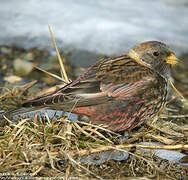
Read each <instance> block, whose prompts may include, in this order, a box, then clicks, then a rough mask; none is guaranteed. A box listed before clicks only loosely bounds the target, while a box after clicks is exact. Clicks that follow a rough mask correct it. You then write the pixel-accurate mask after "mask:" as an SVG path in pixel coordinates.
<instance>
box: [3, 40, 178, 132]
mask: <svg viewBox="0 0 188 180" xmlns="http://www.w3.org/2000/svg"><path fill="white" fill-rule="evenodd" d="M176 63H177V58H176V56H175V55H174V53H173V52H172V51H171V50H170V49H169V48H168V47H167V46H166V45H165V44H164V43H161V42H157V41H149V42H144V43H141V44H140V45H137V46H135V47H133V48H132V49H130V50H129V51H128V52H127V54H125V55H123V56H119V57H115V58H108V59H102V60H100V61H99V62H97V63H96V64H94V65H93V66H91V67H90V68H89V69H88V70H87V71H86V72H84V73H83V74H82V75H81V76H80V77H78V78H77V79H76V80H75V81H73V82H71V83H70V84H68V85H66V86H65V87H63V88H61V89H59V90H57V91H56V92H53V93H51V94H48V95H45V96H42V97H39V98H36V99H34V100H31V101H27V102H25V103H23V104H21V105H20V107H18V108H16V109H13V110H10V111H7V112H5V113H4V114H3V115H4V116H7V117H12V116H14V115H17V114H22V113H24V112H28V111H32V110H36V109H41V108H46V109H55V110H63V111H67V112H73V113H76V114H84V115H87V116H89V117H90V120H91V123H93V124H96V125H104V126H105V127H106V128H107V129H109V130H112V131H123V130H126V129H133V128H135V127H137V126H139V125H141V124H142V123H143V122H145V121H147V120H148V119H150V118H154V117H155V116H156V115H157V114H158V112H159V111H160V110H161V109H162V108H163V106H164V105H165V103H166V98H167V93H168V84H169V78H170V69H171V66H172V65H174V64H176ZM1 116H2V115H1ZM2 117H3V116H2Z"/></svg>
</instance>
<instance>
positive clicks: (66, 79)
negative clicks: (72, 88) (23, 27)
mask: <svg viewBox="0 0 188 180" xmlns="http://www.w3.org/2000/svg"><path fill="white" fill-rule="evenodd" d="M48 29H49V31H50V35H51V38H52V41H53V44H54V47H55V50H56V53H57V57H58V60H59V64H60V66H61V70H62V72H63V76H64V79H65V82H67V84H68V83H70V81H69V79H68V76H67V73H66V71H65V67H64V65H63V62H62V59H61V56H60V54H59V51H58V49H57V46H56V42H55V39H54V36H53V34H52V30H51V28H50V25H48Z"/></svg>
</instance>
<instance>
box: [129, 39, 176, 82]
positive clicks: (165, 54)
mask: <svg viewBox="0 0 188 180" xmlns="http://www.w3.org/2000/svg"><path fill="white" fill-rule="evenodd" d="M128 55H129V56H130V57H131V58H133V59H135V60H136V61H137V62H138V63H139V64H141V65H143V66H146V67H149V68H151V69H153V70H154V71H156V72H158V73H160V74H161V75H162V76H164V77H167V78H168V76H169V74H170V67H171V66H173V65H175V64H177V63H178V58H177V57H176V56H175V54H174V53H173V52H172V50H171V49H170V48H169V47H168V46H167V45H166V44H164V43H162V42H158V41H148V42H144V43H141V44H139V45H137V46H135V47H133V48H132V49H131V50H129V52H128Z"/></svg>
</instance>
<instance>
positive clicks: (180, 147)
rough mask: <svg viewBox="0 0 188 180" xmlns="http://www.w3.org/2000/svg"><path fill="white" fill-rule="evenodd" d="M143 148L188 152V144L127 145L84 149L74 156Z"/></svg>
mask: <svg viewBox="0 0 188 180" xmlns="http://www.w3.org/2000/svg"><path fill="white" fill-rule="evenodd" d="M133 147H136V148H143V149H165V150H188V144H177V145H142V144H125V145H115V146H102V147H99V148H95V149H94V148H91V149H89V150H88V149H84V150H81V151H79V152H77V153H75V154H74V156H75V157H77V156H83V155H89V154H92V153H100V152H103V151H109V150H113V149H124V148H133Z"/></svg>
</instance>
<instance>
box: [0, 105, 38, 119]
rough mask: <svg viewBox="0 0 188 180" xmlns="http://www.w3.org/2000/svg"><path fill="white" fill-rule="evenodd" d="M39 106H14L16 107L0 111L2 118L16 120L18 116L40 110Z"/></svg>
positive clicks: (0, 117)
mask: <svg viewBox="0 0 188 180" xmlns="http://www.w3.org/2000/svg"><path fill="white" fill-rule="evenodd" d="M39 109H40V108H39V107H27V108H25V107H18V108H14V109H10V110H8V111H5V112H2V113H0V120H2V119H5V118H8V119H10V120H13V121H14V120H15V119H18V117H19V116H20V117H22V116H24V115H25V114H27V113H30V112H33V111H36V110H39Z"/></svg>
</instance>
